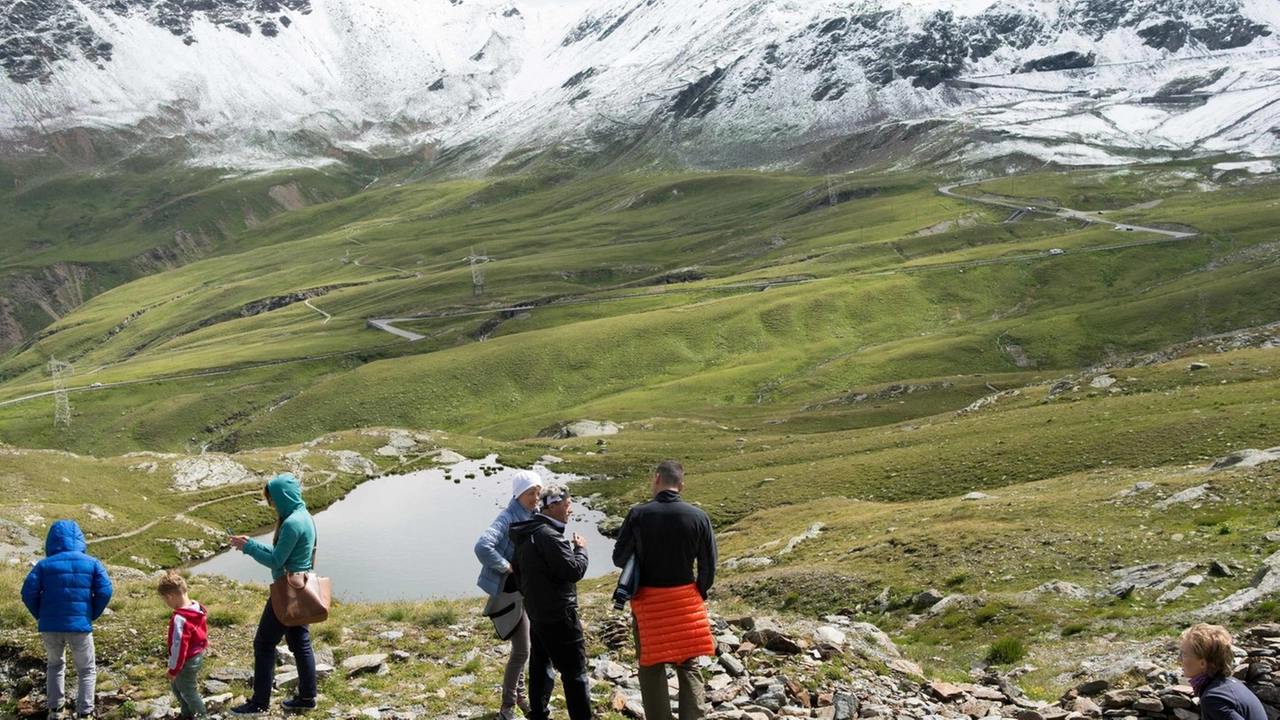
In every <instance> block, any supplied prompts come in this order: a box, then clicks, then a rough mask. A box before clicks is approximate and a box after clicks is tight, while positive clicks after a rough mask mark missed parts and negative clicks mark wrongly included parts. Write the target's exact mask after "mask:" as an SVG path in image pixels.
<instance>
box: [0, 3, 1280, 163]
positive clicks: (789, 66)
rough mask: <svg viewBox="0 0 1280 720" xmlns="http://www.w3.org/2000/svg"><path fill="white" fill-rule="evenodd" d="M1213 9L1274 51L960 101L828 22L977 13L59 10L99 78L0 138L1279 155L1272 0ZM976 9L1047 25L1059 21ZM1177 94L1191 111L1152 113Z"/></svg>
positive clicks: (80, 65)
mask: <svg viewBox="0 0 1280 720" xmlns="http://www.w3.org/2000/svg"><path fill="white" fill-rule="evenodd" d="M1221 1H1222V3H1223V4H1224V6H1232V7H1236V6H1238V9H1239V12H1240V13H1242V14H1243V16H1245V17H1247V18H1248V19H1249V20H1250V21H1252V22H1257V23H1262V24H1264V25H1268V26H1269V27H1270V28H1271V29H1272V32H1271V34H1270V35H1264V36H1260V37H1258V38H1257V39H1255V40H1253V42H1251V43H1250V44H1249V45H1247V46H1245V47H1243V48H1234V49H1231V50H1222V51H1210V50H1207V49H1205V48H1204V47H1198V46H1196V45H1195V43H1191V44H1188V45H1187V46H1186V47H1185V48H1184V49H1183V50H1179V51H1177V52H1172V51H1168V50H1158V49H1156V48H1153V47H1149V46H1147V45H1145V44H1144V43H1143V38H1142V37H1141V36H1140V34H1139V32H1138V31H1139V30H1141V29H1142V26H1132V27H1119V28H1116V29H1115V30H1113V31H1110V32H1108V33H1106V34H1105V35H1103V36H1102V37H1101V38H1097V39H1095V38H1091V37H1086V36H1085V35H1084V34H1082V33H1081V32H1079V31H1076V30H1071V29H1069V28H1068V29H1067V30H1063V31H1061V32H1056V31H1054V32H1056V34H1054V32H1051V31H1048V30H1045V31H1043V33H1044V37H1043V39H1042V40H1041V41H1040V43H1039V44H1037V45H1035V46H1032V47H1029V48H1025V49H1015V48H1014V47H1012V46H1003V47H1001V48H999V49H998V50H996V51H995V52H994V53H992V54H990V55H989V56H987V57H984V58H983V59H981V60H977V61H973V62H972V63H971V64H970V67H968V68H967V71H966V72H965V73H964V76H963V77H962V78H960V79H961V80H968V81H972V82H974V83H977V84H978V85H979V86H977V87H972V86H966V85H964V84H961V85H959V86H951V85H948V84H938V85H936V86H928V87H917V86H916V84H915V83H913V82H911V81H910V80H909V79H897V80H893V81H892V82H888V83H887V84H886V83H873V82H871V81H870V80H869V79H868V77H869V76H868V73H867V72H866V69H865V67H864V66H863V65H861V64H859V63H861V62H865V61H866V59H865V58H863V59H859V57H858V56H857V54H856V52H854V51H851V50H848V49H847V48H846V49H838V50H832V48H833V47H836V46H835V45H833V44H832V43H836V42H849V41H847V40H843V39H841V38H844V35H842V33H844V32H845V31H844V30H843V26H842V25H839V24H838V21H839V20H840V19H841V18H844V17H846V16H848V15H849V14H850V12H852V11H853V10H855V9H861V10H866V9H867V8H870V7H872V5H874V6H875V7H878V8H884V9H886V10H891V11H894V12H895V13H896V14H892V15H887V16H886V17H887V18H888V19H886V20H885V21H884V24H883V27H873V28H865V27H860V28H853V29H850V30H849V31H848V32H849V33H854V32H855V30H856V32H858V33H862V34H863V35H865V36H867V38H869V39H870V40H869V42H870V44H871V45H872V46H878V38H880V35H877V33H879V34H882V35H883V40H884V45H885V46H886V47H888V46H891V45H892V44H893V43H895V42H899V43H900V41H901V38H903V37H908V38H909V37H923V38H926V39H927V38H928V37H929V32H930V30H929V27H930V26H929V23H930V22H932V21H933V19H934V18H935V17H936V16H935V15H934V13H935V12H936V11H938V10H947V11H951V12H953V13H955V14H956V15H957V16H964V17H971V16H975V15H978V14H980V13H983V12H984V11H988V10H991V9H992V8H993V6H997V4H996V3H994V2H990V1H988V0H928V1H916V2H906V1H905V0H897V1H896V2H894V1H892V0H883V1H882V2H878V3H871V4H868V3H858V2H853V3H851V2H849V1H848V0H652V1H651V2H645V3H638V2H634V1H633V0H597V1H595V2H591V3H590V4H584V3H580V2H575V3H571V4H563V3H550V2H544V3H537V4H536V5H535V6H530V5H529V4H527V3H522V2H519V1H514V2H513V1H512V0H467V2H465V3H460V4H456V5H455V4H452V3H449V4H446V3H443V2H431V3H427V2H403V0H313V2H312V3H311V11H310V12H309V13H305V14H304V13H298V12H285V13H284V14H285V15H287V16H288V20H289V23H288V24H287V26H286V27H284V28H282V29H281V30H280V31H279V33H278V35H276V36H275V37H265V36H263V35H261V34H258V33H251V34H249V35H245V34H241V33H239V32H236V31H234V30H231V29H228V28H227V27H225V26H219V25H216V24H214V23H212V22H210V21H209V20H207V19H206V18H203V17H201V16H196V17H195V19H194V20H193V23H192V28H191V31H190V38H189V39H194V43H192V44H187V43H185V42H184V40H183V38H181V37H178V36H176V35H174V34H173V33H172V32H170V31H169V30H167V29H165V28H161V27H158V26H156V25H154V24H152V23H151V22H150V21H149V20H148V19H146V18H145V17H144V16H142V15H141V14H128V15H120V14H117V13H115V12H112V11H110V10H107V9H103V8H100V6H99V5H97V4H94V3H93V2H91V0H80V2H78V3H77V4H76V5H75V6H74V7H75V8H76V9H77V10H78V11H79V12H80V14H81V15H82V16H83V17H84V20H85V22H86V24H87V25H88V26H89V27H91V28H92V30H93V31H94V32H95V33H96V34H97V35H98V36H100V37H101V38H102V39H103V40H105V41H106V42H109V43H110V44H111V45H112V53H111V54H112V59H111V60H110V61H109V62H102V63H95V62H90V61H88V60H84V59H79V60H63V61H57V62H56V63H55V64H54V66H53V72H52V74H51V77H50V78H49V79H48V80H47V81H44V82H41V81H35V82H28V83H26V84H19V83H16V82H13V81H12V80H9V79H8V78H3V77H0V139H5V140H10V141H18V142H21V141H22V140H24V139H25V138H28V137H30V136H32V135H40V134H44V133H48V132H51V131H57V130H62V129H69V128H74V127H82V126H89V127H101V128H137V127H144V128H147V132H151V133H156V134H160V135H185V136H188V137H195V136H198V137H200V138H202V140H201V141H200V142H201V143H202V144H201V147H202V148H203V150H202V155H201V162H203V163H207V164H211V165H221V166H230V167H243V168H271V167H274V166H277V165H279V164H281V163H284V164H294V165H296V164H298V163H303V164H310V163H314V164H317V165H319V164H323V163H326V162H331V160H329V159H327V158H321V157H315V156H314V153H315V150H314V148H313V147H308V146H305V144H303V143H299V142H295V141H293V140H292V139H291V135H292V134H293V133H295V132H296V131H308V132H310V133H314V134H319V135H321V136H323V137H324V138H326V139H327V140H328V142H330V143H332V144H333V145H334V146H336V147H338V148H343V149H349V150H357V151H362V152H370V153H402V152H409V151H411V150H413V149H415V148H419V147H422V146H424V145H427V144H431V145H435V146H438V147H445V148H448V147H464V146H465V147H467V148H468V149H469V151H470V153H471V156H472V159H473V161H474V162H477V163H480V164H485V163H492V162H496V161H497V160H498V159H499V158H501V157H503V156H504V155H506V154H508V153H510V152H512V151H516V150H523V149H530V148H532V149H537V148H540V147H547V146H549V145H551V144H554V143H566V144H571V145H578V146H581V145H583V144H584V143H589V142H590V141H589V140H588V139H589V138H595V137H600V136H601V135H602V134H603V135H605V136H607V135H609V134H610V133H616V132H637V131H638V130H639V129H640V128H650V129H652V128H655V127H661V128H665V131H666V132H667V133H668V134H669V135H670V137H671V142H672V143H677V144H679V143H684V144H690V145H696V144H698V143H722V142H735V143H739V144H745V145H747V146H750V144H751V143H759V144H761V145H771V146H778V147H785V146H786V144H787V143H788V142H790V143H793V144H799V143H800V141H801V140H804V141H810V140H813V139H815V138H820V137H827V138H834V137H841V136H844V135H847V134H849V133H851V132H855V131H858V130H861V129H866V128H870V127H874V126H876V125H877V124H880V123H886V122H898V121H906V122H911V121H917V120H926V119H943V120H948V121H951V122H952V123H953V124H954V126H956V127H959V128H967V129H971V130H975V131H984V132H986V133H987V134H988V135H989V134H990V131H995V132H997V133H999V134H1000V135H1001V136H1002V137H1003V138H1004V139H1002V140H999V141H995V142H984V143H983V144H979V145H971V146H970V149H969V151H968V152H969V153H970V155H971V156H972V157H973V158H974V159H981V158H985V157H997V156H1000V155H1003V154H1008V153H1010V152H1017V153H1023V154H1027V155H1029V156H1031V157H1036V158H1040V159H1043V160H1045V161H1053V162H1060V163H1067V164H1100V165H1116V164H1123V163H1126V162H1129V161H1130V160H1131V158H1132V157H1136V156H1138V155H1141V156H1143V157H1148V156H1149V153H1150V152H1152V151H1155V152H1158V153H1169V154H1170V155H1171V156H1173V155H1178V156H1185V155H1186V154H1189V153H1190V154H1194V153H1210V152H1214V153H1216V152H1233V153H1241V154H1245V155H1250V156H1255V157H1266V156H1274V155H1280V130H1277V128H1280V2H1276V0H1221ZM1233 3H1234V5H1233ZM997 7H998V8H1000V9H1015V10H1019V11H1021V12H1026V13H1032V14H1034V15H1035V16H1036V17H1040V18H1043V21H1044V25H1045V26H1046V27H1058V26H1059V25H1062V26H1063V27H1066V26H1065V25H1063V22H1064V19H1065V18H1066V17H1067V15H1068V14H1069V13H1070V12H1074V10H1073V8H1074V7H1075V4H1073V3H1072V2H1069V0H1021V1H1020V2H1018V3H1002V4H999V5H998V6H997ZM94 8H99V9H94ZM833 19H834V20H833ZM1154 21H1155V20H1153V21H1152V22H1154ZM833 23H834V24H833ZM1055 23H1057V24H1056V25H1055ZM831 28H835V29H834V30H832V29H831ZM913 33H915V35H913ZM851 37H852V35H851ZM864 39H866V38H864ZM1059 53H1080V54H1086V53H1092V54H1093V55H1094V56H1095V57H1096V62H1095V64H1094V66H1093V67H1088V68H1081V69H1072V70H1058V71H1047V72H1024V73H1011V72H1010V71H1011V70H1012V69H1013V68H1016V67H1019V66H1021V65H1023V64H1024V63H1026V62H1027V61H1028V60H1036V59H1042V58H1044V57H1047V56H1051V55H1054V54H1059ZM907 59H908V60H910V58H907ZM1196 78H1198V79H1199V80H1198V81H1197V82H1191V83H1190V84H1189V85H1188V81H1189V80H1190V79H1196ZM1171 84H1172V85H1171ZM1182 85H1187V86H1188V87H1190V88H1191V90H1190V91H1189V92H1190V94H1192V95H1195V97H1184V98H1182V99H1179V100H1176V101H1170V100H1164V101H1156V100H1155V98H1156V96H1157V95H1160V94H1161V93H1162V92H1164V94H1171V93H1169V92H1166V91H1167V88H1168V87H1181V86H1182ZM823 88H825V90H824V89H823ZM831 88H838V90H832V89H831ZM1172 94H1177V93H1172ZM1183 94H1184V95H1187V93H1183ZM677 100H679V101H680V102H684V103H685V105H684V106H682V109H680V110H677V109H674V107H675V105H676V104H677ZM771 162H776V159H775V160H773V161H771Z"/></svg>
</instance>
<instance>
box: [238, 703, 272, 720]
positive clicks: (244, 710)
mask: <svg viewBox="0 0 1280 720" xmlns="http://www.w3.org/2000/svg"><path fill="white" fill-rule="evenodd" d="M231 714H232V715H235V716H236V717H261V716H262V715H266V714H267V709H266V708H264V707H262V706H261V705H259V704H258V703H256V702H254V701H252V700H250V701H249V702H247V703H245V704H243V705H237V706H235V707H233V708H231Z"/></svg>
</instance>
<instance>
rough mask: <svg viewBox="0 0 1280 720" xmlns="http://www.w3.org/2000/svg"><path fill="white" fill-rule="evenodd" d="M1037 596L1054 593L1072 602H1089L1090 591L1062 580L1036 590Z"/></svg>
mask: <svg viewBox="0 0 1280 720" xmlns="http://www.w3.org/2000/svg"><path fill="white" fill-rule="evenodd" d="M1035 592H1036V594H1045V593H1052V594H1054V595H1061V596H1063V597H1067V598H1071V599H1072V600H1088V599H1089V597H1090V595H1089V591H1088V590H1085V589H1084V588H1082V587H1080V586H1079V585H1076V584H1075V583H1069V582H1064V581H1062V580H1051V581H1049V582H1047V583H1044V584H1043V585H1040V586H1038V587H1037V588H1036V589H1035Z"/></svg>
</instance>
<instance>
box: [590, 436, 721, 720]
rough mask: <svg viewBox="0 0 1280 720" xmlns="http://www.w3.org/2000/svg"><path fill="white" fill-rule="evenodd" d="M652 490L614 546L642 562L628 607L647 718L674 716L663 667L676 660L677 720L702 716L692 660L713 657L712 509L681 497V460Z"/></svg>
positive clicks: (662, 467)
mask: <svg viewBox="0 0 1280 720" xmlns="http://www.w3.org/2000/svg"><path fill="white" fill-rule="evenodd" d="M650 490H651V491H652V492H653V500H650V501H649V502H646V503H642V504H640V505H637V506H635V507H633V508H631V512H629V513H627V518H626V520H624V521H623V523H622V528H621V529H620V530H619V531H618V541H617V543H616V544H615V545H614V547H613V564H614V565H617V566H618V567H623V566H624V565H626V563H627V560H628V559H629V558H630V557H631V556H632V554H634V555H635V556H636V559H637V560H638V563H637V574H638V575H639V589H638V590H637V591H636V593H635V596H634V597H632V598H631V612H632V615H633V619H634V620H635V631H636V654H637V655H638V656H639V657H640V672H639V676H640V697H641V701H642V702H643V704H644V716H645V720H673V719H672V716H671V695H670V693H669V691H668V690H667V671H666V666H667V665H673V666H675V670H676V678H677V680H678V681H679V685H680V694H679V706H680V720H702V718H704V717H706V714H707V708H706V693H705V689H704V688H703V684H702V676H701V674H699V672H698V668H697V665H696V662H695V661H696V660H697V658H698V657H699V656H701V655H714V654H715V642H714V640H712V638H711V622H710V620H709V619H708V617H707V606H706V602H705V601H706V599H707V591H708V590H710V589H711V583H713V582H714V581H715V575H716V538H715V534H714V533H713V532H712V530H711V520H710V518H708V517H707V514H706V513H705V512H703V511H702V510H701V509H700V508H696V507H694V506H692V505H690V504H688V503H686V502H685V501H684V500H682V499H680V492H681V491H683V490H684V468H682V467H681V466H680V463H678V462H676V461H675V460H665V461H663V462H662V463H660V464H659V465H658V468H657V470H656V471H655V472H654V475H653V484H652V486H651V487H650ZM695 563H696V564H697V573H696V575H695V573H694V564H695Z"/></svg>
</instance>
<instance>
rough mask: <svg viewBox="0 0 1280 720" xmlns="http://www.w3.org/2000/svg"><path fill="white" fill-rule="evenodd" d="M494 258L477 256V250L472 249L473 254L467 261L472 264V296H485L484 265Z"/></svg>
mask: <svg viewBox="0 0 1280 720" xmlns="http://www.w3.org/2000/svg"><path fill="white" fill-rule="evenodd" d="M492 259H493V258H491V257H489V256H488V255H483V254H481V255H477V254H476V249H475V248H471V254H470V255H468V256H467V261H468V262H470V263H471V294H472V295H483V294H484V264H485V263H487V262H489V261H490V260H492Z"/></svg>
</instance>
